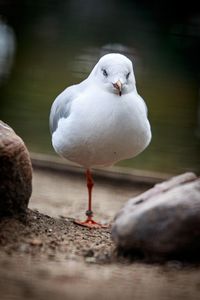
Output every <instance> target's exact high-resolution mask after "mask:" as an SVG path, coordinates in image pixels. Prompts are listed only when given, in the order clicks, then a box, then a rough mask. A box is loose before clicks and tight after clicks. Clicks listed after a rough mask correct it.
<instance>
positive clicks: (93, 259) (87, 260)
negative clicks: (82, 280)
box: [85, 256, 96, 264]
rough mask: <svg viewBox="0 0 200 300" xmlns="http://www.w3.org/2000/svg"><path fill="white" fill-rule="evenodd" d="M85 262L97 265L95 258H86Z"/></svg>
mask: <svg viewBox="0 0 200 300" xmlns="http://www.w3.org/2000/svg"><path fill="white" fill-rule="evenodd" d="M85 262H87V263H89V264H94V263H96V258H95V257H94V256H92V257H86V258H85Z"/></svg>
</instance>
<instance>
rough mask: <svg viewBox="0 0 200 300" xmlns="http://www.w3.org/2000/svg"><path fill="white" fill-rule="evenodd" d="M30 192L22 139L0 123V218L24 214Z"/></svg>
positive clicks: (28, 167) (29, 175) (28, 163)
mask: <svg viewBox="0 0 200 300" xmlns="http://www.w3.org/2000/svg"><path fill="white" fill-rule="evenodd" d="M31 192H32V167H31V160H30V155H29V153H28V150H27V148H26V146H25V144H24V142H23V141H22V139H21V138H20V137H19V136H18V135H16V133H15V132H14V131H13V130H12V128H11V127H9V126H8V125H7V124H5V123H3V122H2V121H0V217H4V216H18V215H21V214H25V213H26V209H27V206H28V202H29V198H30V196H31Z"/></svg>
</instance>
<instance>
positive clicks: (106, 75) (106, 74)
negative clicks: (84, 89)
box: [102, 69, 108, 77]
mask: <svg viewBox="0 0 200 300" xmlns="http://www.w3.org/2000/svg"><path fill="white" fill-rule="evenodd" d="M102 72H103V76H105V77H108V73H107V71H106V70H105V69H103V70H102Z"/></svg>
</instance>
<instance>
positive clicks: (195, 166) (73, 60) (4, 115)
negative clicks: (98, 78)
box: [0, 0, 200, 173]
mask: <svg viewBox="0 0 200 300" xmlns="http://www.w3.org/2000/svg"><path fill="white" fill-rule="evenodd" d="M108 52H120V53H123V54H125V55H127V56H128V57H129V58H131V60H132V61H133V65H134V70H135V75H136V82H137V89H138V92H139V93H140V95H141V96H142V97H143V98H144V99H145V101H146V103H147V106H148V110H149V119H150V122H151V125H152V132H153V139H152V143H151V145H150V146H149V147H148V148H147V149H146V150H145V151H144V152H143V153H142V154H141V155H139V156H138V157H136V158H134V159H130V160H127V161H123V162H120V163H119V165H121V166H126V167H131V168H136V169H146V170H153V171H161V172H166V173H180V172H183V171H188V170H190V171H196V172H197V173H200V89H199V86H200V11H199V10H198V1H193V0H191V1H190V2H189V3H186V2H180V3H179V2H177V1H171V0H168V1H147V0H146V1H144V0H140V1H139V0H138V1H131V0H130V1H129V0H123V1H121V0H115V1H114V0H102V1H101V0H99V1H94V0H84V1H83V0H82V1H81V0H40V1H39V0H34V1H33V0H19V1H17V0H15V1H14V0H0V119H2V120H3V121H4V122H6V123H8V124H9V125H10V126H11V127H13V129H14V130H15V131H16V132H17V133H18V134H19V135H20V136H21V137H22V138H23V139H24V141H25V143H26V144H27V146H28V149H29V151H31V152H39V153H46V154H55V153H54V151H53V149H52V146H51V137H50V134H49V126H48V118H49V111H50V107H51V104H52V102H53V100H54V99H55V97H56V96H57V95H58V94H59V93H60V92H61V91H62V90H63V89H64V88H65V87H67V86H68V85H71V84H74V83H78V82H80V81H81V80H83V79H84V78H86V77H87V75H88V74H89V72H90V71H91V69H92V68H93V66H94V65H95V64H96V62H97V60H98V59H99V57H100V56H102V55H103V54H105V53H108ZM55 155H56V154H55Z"/></svg>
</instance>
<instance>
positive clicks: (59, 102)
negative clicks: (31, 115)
mask: <svg viewBox="0 0 200 300" xmlns="http://www.w3.org/2000/svg"><path fill="white" fill-rule="evenodd" d="M76 87H77V86H76V85H73V86H70V87H68V88H66V89H65V90H64V91H63V92H62V93H61V94H60V95H58V97H57V98H56V99H55V101H54V102H53V104H52V107H51V112H50V118H49V125H50V131H51V134H53V133H54V131H56V129H57V127H58V121H59V120H60V119H61V118H67V117H68V116H69V115H70V110H71V104H72V102H73V100H74V99H75V97H76V96H77V88H76Z"/></svg>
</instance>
